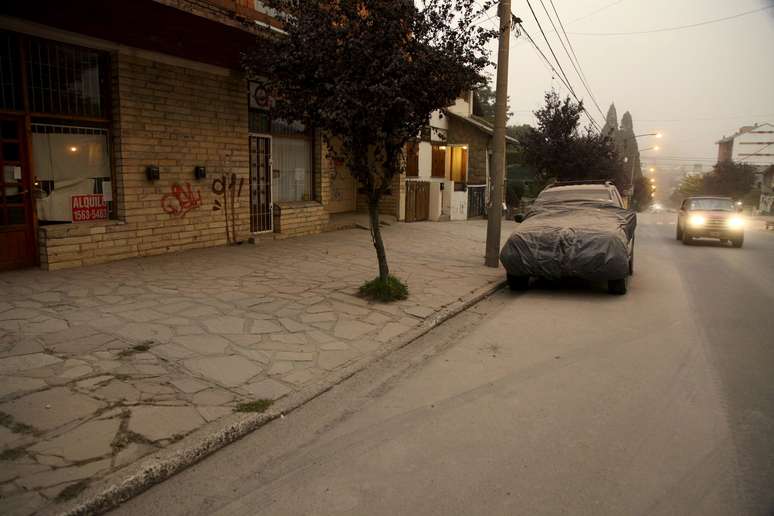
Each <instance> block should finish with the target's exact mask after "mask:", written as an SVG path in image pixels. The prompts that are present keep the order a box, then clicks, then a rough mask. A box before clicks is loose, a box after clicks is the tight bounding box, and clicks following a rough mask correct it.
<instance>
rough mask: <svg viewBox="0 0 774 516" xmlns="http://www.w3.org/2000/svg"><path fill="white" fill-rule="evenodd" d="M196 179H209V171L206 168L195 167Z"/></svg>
mask: <svg viewBox="0 0 774 516" xmlns="http://www.w3.org/2000/svg"><path fill="white" fill-rule="evenodd" d="M194 177H195V178H196V179H204V178H206V177H207V169H206V168H204V167H194Z"/></svg>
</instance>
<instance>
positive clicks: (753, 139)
mask: <svg viewBox="0 0 774 516" xmlns="http://www.w3.org/2000/svg"><path fill="white" fill-rule="evenodd" d="M716 143H717V145H718V162H720V161H736V162H740V163H748V164H750V165H754V166H755V167H758V168H759V169H761V170H762V169H764V168H766V167H768V166H770V165H774V124H770V123H764V124H755V125H748V126H744V127H740V128H739V130H738V131H737V132H735V133H734V134H732V135H731V136H724V137H723V138H721V139H720V140H719V141H718V142H716Z"/></svg>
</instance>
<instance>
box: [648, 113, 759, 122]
mask: <svg viewBox="0 0 774 516" xmlns="http://www.w3.org/2000/svg"><path fill="white" fill-rule="evenodd" d="M767 117H774V113H767V114H764V115H760V114H759V115H736V116H714V117H697V118H663V119H662V118H638V119H637V121H639V122H698V121H707V120H742V119H751V118H767Z"/></svg>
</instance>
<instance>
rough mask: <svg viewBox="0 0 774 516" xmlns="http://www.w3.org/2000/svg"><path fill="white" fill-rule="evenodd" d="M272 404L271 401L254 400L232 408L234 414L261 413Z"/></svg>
mask: <svg viewBox="0 0 774 516" xmlns="http://www.w3.org/2000/svg"><path fill="white" fill-rule="evenodd" d="M272 403H274V401H272V400H256V401H248V402H246V403H238V404H237V406H236V407H235V408H234V412H263V411H265V410H266V409H267V408H269V407H271V404H272Z"/></svg>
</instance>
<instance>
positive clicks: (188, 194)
mask: <svg viewBox="0 0 774 516" xmlns="http://www.w3.org/2000/svg"><path fill="white" fill-rule="evenodd" d="M201 205H202V192H201V191H200V190H197V191H195V192H194V191H193V189H192V188H191V183H186V184H185V187H183V186H181V185H180V184H179V183H172V186H171V187H170V191H169V193H166V194H164V195H163V196H162V197H161V209H162V210H164V213H168V214H169V215H172V216H173V217H185V214H186V213H188V212H189V211H191V210H193V209H196V208H198V207H200V206H201Z"/></svg>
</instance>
